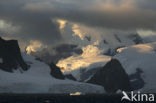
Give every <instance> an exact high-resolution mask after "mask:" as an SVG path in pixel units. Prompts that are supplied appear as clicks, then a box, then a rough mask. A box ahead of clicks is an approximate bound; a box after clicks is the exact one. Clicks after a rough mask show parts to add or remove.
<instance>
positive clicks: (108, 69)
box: [87, 59, 132, 93]
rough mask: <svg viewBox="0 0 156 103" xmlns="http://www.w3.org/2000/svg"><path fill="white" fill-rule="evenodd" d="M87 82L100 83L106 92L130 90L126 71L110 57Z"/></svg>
mask: <svg viewBox="0 0 156 103" xmlns="http://www.w3.org/2000/svg"><path fill="white" fill-rule="evenodd" d="M87 83H92V84H98V85H102V86H103V87H104V88H105V90H106V92H108V93H115V92H116V91H117V90H119V89H120V90H124V91H130V90H132V88H131V86H130V80H129V77H128V75H127V73H126V72H125V70H124V68H123V67H122V65H121V64H120V62H119V61H118V60H116V59H112V60H111V61H110V62H108V63H107V64H106V65H105V66H104V67H103V68H101V69H100V70H99V71H97V72H96V73H95V74H94V75H93V76H92V77H91V79H89V80H88V81H87Z"/></svg>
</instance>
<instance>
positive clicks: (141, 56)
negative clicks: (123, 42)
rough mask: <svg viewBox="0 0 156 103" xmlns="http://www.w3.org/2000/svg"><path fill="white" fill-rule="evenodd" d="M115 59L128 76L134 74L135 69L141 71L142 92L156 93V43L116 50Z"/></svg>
mask: <svg viewBox="0 0 156 103" xmlns="http://www.w3.org/2000/svg"><path fill="white" fill-rule="evenodd" d="M118 52H119V53H118V54H117V55H116V56H114V58H117V59H118V60H119V61H120V62H121V64H122V65H123V67H124V68H125V70H126V72H127V73H128V74H129V75H130V74H133V73H135V72H136V68H140V69H141V70H142V71H143V74H142V75H141V76H142V79H143V80H144V82H145V86H144V87H143V88H142V89H141V90H140V91H142V92H152V93H153V92H155V93H156V42H153V43H149V44H139V45H134V46H130V47H126V48H120V49H118Z"/></svg>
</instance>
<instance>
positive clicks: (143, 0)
mask: <svg viewBox="0 0 156 103" xmlns="http://www.w3.org/2000/svg"><path fill="white" fill-rule="evenodd" d="M56 19H64V20H67V21H72V22H75V23H80V24H84V25H86V26H88V27H100V28H107V29H117V30H127V31H128V30H134V31H135V30H138V29H142V30H145V31H146V30H148V31H152V32H155V31H156V0H0V36H2V37H6V38H16V39H19V40H21V41H23V43H24V42H25V43H27V42H28V41H30V40H39V41H42V42H43V43H45V44H52V43H57V42H59V41H61V40H62V36H61V34H60V29H59V24H58V23H57V22H55V20H56Z"/></svg>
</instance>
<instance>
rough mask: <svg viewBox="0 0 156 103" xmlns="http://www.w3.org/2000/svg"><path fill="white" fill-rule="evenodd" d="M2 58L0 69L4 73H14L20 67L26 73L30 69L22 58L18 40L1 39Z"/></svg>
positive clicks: (0, 50) (0, 53) (0, 51)
mask: <svg viewBox="0 0 156 103" xmlns="http://www.w3.org/2000/svg"><path fill="white" fill-rule="evenodd" d="M0 58H1V59H2V62H1V63H0V69H2V70H4V71H7V72H13V69H17V68H18V67H19V66H20V67H21V68H22V70H24V71H25V70H28V68H29V66H28V65H27V64H26V63H25V61H24V60H23V58H22V56H21V52H20V48H19V45H18V41H17V40H4V39H2V38H1V37H0Z"/></svg>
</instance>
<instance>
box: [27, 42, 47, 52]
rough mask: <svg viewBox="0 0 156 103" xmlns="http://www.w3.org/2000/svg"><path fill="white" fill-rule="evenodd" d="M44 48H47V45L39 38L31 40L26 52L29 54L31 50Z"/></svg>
mask: <svg viewBox="0 0 156 103" xmlns="http://www.w3.org/2000/svg"><path fill="white" fill-rule="evenodd" d="M43 48H46V46H45V45H44V44H43V43H41V42H40V41H37V40H31V41H30V45H29V46H27V48H26V52H27V53H28V54H30V53H31V52H36V51H40V50H42V49H43Z"/></svg>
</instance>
